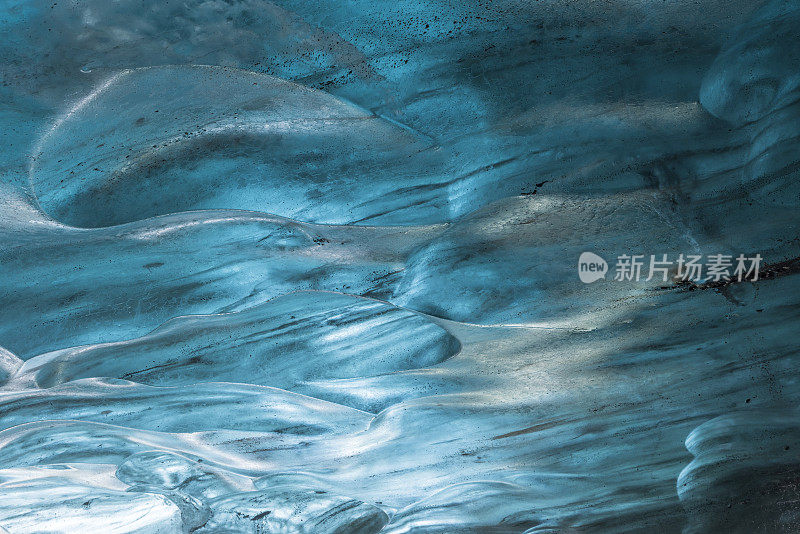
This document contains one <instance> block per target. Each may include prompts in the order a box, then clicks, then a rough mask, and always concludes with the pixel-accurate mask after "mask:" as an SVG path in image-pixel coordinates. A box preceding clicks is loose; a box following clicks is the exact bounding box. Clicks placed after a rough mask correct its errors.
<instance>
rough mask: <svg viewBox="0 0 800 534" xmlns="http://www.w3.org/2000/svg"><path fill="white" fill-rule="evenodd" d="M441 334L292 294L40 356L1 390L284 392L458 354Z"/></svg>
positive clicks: (312, 295) (361, 305)
mask: <svg viewBox="0 0 800 534" xmlns="http://www.w3.org/2000/svg"><path fill="white" fill-rule="evenodd" d="M458 347H459V343H458V341H457V340H456V339H455V338H454V337H452V336H451V335H450V334H448V333H447V332H446V331H445V330H444V329H442V328H441V327H439V326H437V325H435V324H433V323H431V322H430V321H429V320H427V319H425V318H424V317H423V316H421V315H417V314H414V313H411V312H408V311H405V310H401V309H399V308H395V307H394V306H391V305H389V304H386V303H382V302H379V301H373V300H368V299H359V298H356V297H351V296H347V295H341V294H335V293H320V292H300V293H292V294H289V295H286V296H283V297H278V298H276V299H274V300H271V301H269V302H267V303H265V304H262V305H260V306H255V307H252V308H248V309H246V310H244V311H240V312H232V313H225V314H217V315H205V316H187V317H180V318H176V319H172V320H171V321H169V322H168V323H166V324H164V325H162V326H161V327H159V328H157V329H156V330H154V331H153V332H151V333H150V334H148V335H146V336H144V337H141V338H137V339H133V340H129V341H121V342H116V343H104V344H100V345H91V346H82V347H75V348H71V349H62V350H59V351H55V352H51V353H47V354H43V355H41V356H37V357H35V358H32V359H30V360H28V361H27V362H25V364H24V365H23V366H22V367H21V368H20V369H19V371H18V372H17V373H16V375H15V376H14V377H13V378H12V379H11V381H10V385H9V387H12V388H19V387H44V388H48V387H52V386H55V385H58V384H63V383H65V382H69V381H71V380H76V379H80V378H89V377H93V376H103V377H110V378H119V379H126V380H135V381H137V382H140V383H143V384H149V385H188V384H193V383H197V382H208V381H223V382H243V383H251V384H257V385H264V386H274V387H280V388H289V389H291V388H292V387H295V386H297V385H298V384H301V383H302V382H305V381H309V380H319V379H336V378H351V377H362V376H370V375H378V374H383V373H391V372H395V371H403V370H408V369H416V368H421V367H430V366H433V365H436V364H438V363H440V362H442V361H444V360H446V359H447V358H449V357H451V356H452V355H453V354H455V353H456V352H457V351H458Z"/></svg>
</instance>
